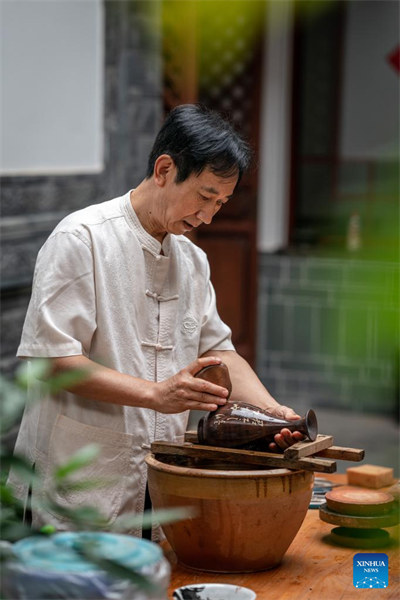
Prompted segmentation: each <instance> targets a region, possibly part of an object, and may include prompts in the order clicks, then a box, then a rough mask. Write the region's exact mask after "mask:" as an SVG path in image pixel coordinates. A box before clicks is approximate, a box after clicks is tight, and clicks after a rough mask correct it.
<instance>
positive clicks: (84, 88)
mask: <svg viewBox="0 0 400 600" xmlns="http://www.w3.org/2000/svg"><path fill="white" fill-rule="evenodd" d="M0 10H1V25H0V38H1V56H2V59H1V89H2V92H1V112H0V126H1V152H0V171H1V174H6V175H18V174H21V175H22V174H31V175H35V174H46V173H49V174H51V173H80V172H82V173H84V172H98V171H100V170H102V168H103V70H104V67H103V48H104V32H103V6H102V2H101V0H88V1H82V0H34V1H32V0H31V1H29V0H18V1H15V0H0Z"/></svg>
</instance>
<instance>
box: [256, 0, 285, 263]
mask: <svg viewBox="0 0 400 600" xmlns="http://www.w3.org/2000/svg"><path fill="white" fill-rule="evenodd" d="M292 18H293V5H292V1H291V0H281V1H280V2H270V3H269V5H268V11H267V33H266V45H265V60H264V73H263V92H262V105H261V106H262V112H261V142H260V179H259V201H258V238H257V242H258V250H259V251H260V252H274V251H275V250H278V249H279V248H282V247H284V246H286V245H287V241H288V212H289V211H288V204H289V174H290V129H291V78H292Z"/></svg>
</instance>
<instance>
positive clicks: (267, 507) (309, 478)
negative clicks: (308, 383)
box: [146, 454, 314, 573]
mask: <svg viewBox="0 0 400 600" xmlns="http://www.w3.org/2000/svg"><path fill="white" fill-rule="evenodd" d="M146 462H147V466H148V480H149V491H150V496H151V500H152V503H153V506H154V508H155V509H161V508H171V507H179V506H190V507H193V508H194V510H195V511H196V516H194V517H192V518H190V519H186V520H184V521H178V522H175V523H170V524H169V525H164V526H163V530H164V533H165V535H166V537H167V540H168V541H169V543H170V545H171V547H172V549H173V550H174V552H175V554H176V556H177V559H178V561H179V562H180V563H181V564H182V565H184V566H186V567H189V568H192V569H196V570H201V571H211V572H217V573H237V572H252V571H263V570H266V569H271V568H273V567H275V566H277V565H279V563H280V562H281V561H282V559H283V556H284V554H285V552H286V551H287V549H288V548H289V546H290V544H291V542H292V541H293V539H294V537H295V535H296V533H297V532H298V530H299V528H300V526H301V524H302V522H303V520H304V517H305V516H306V513H307V509H308V505H309V503H310V499H311V494H312V486H313V479H314V475H313V473H312V472H311V471H300V470H299V471H292V470H289V469H265V470H264V469H255V470H251V469H248V468H247V470H236V471H232V470H225V469H223V468H222V466H221V465H219V467H218V469H212V468H210V466H209V465H208V466H207V468H201V464H199V462H198V463H197V466H196V467H195V468H194V467H190V466H188V467H186V466H184V465H182V457H180V466H177V465H176V464H174V457H171V456H164V457H160V459H157V458H156V457H155V456H154V455H153V454H149V455H148V456H147V458H146ZM188 464H190V463H188Z"/></svg>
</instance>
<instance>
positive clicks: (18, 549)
mask: <svg viewBox="0 0 400 600" xmlns="http://www.w3.org/2000/svg"><path fill="white" fill-rule="evenodd" d="M82 544H90V548H91V549H93V551H95V552H96V553H97V554H98V555H99V556H101V557H103V558H106V559H110V560H113V561H116V562H118V563H120V564H121V565H123V566H124V567H127V568H129V569H132V570H135V571H136V572H138V573H140V574H142V575H145V576H146V577H147V578H148V579H149V580H150V581H151V582H152V583H154V584H155V585H156V586H157V588H158V590H155V591H154V592H144V591H143V590H141V589H140V588H138V587H136V586H135V584H133V583H132V582H130V581H129V580H126V579H116V578H115V577H113V576H111V575H110V574H108V573H107V572H105V571H103V570H102V569H100V568H99V567H96V566H95V565H93V564H92V563H91V562H89V561H88V560H86V559H85V558H83V557H82V556H81V555H80V554H79V548H80V547H81V546H82ZM13 552H14V555H15V561H14V560H13V561H8V562H7V563H6V566H5V569H4V577H3V584H2V593H3V597H5V598H13V599H15V600H25V599H27V600H28V599H29V600H47V599H50V598H51V599H52V600H56V599H64V600H67V599H68V600H69V599H78V598H79V599H82V598H85V600H95V599H96V600H103V599H104V600H111V599H112V600H120V599H121V600H123V599H125V598H128V597H129V599H130V600H150V599H151V600H159V599H160V600H162V599H164V598H166V595H167V588H168V583H169V575H170V569H169V564H168V562H167V561H166V560H165V558H164V557H163V554H162V551H161V549H160V548H159V546H157V545H156V544H154V543H152V542H149V541H147V540H142V539H139V538H135V537H131V536H128V535H117V534H112V533H104V532H79V533H72V532H71V533H70V532H65V533H57V534H55V535H53V536H51V537H41V536H35V537H30V538H25V539H23V540H20V541H19V542H16V543H15V544H14V545H13Z"/></svg>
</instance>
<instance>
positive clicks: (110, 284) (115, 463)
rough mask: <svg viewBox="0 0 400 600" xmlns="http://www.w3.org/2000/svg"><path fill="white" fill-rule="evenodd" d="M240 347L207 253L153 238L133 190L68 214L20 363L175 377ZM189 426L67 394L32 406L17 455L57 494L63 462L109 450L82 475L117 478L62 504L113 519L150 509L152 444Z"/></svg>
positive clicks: (56, 520)
mask: <svg viewBox="0 0 400 600" xmlns="http://www.w3.org/2000/svg"><path fill="white" fill-rule="evenodd" d="M233 349H234V347H233V345H232V342H231V331H230V329H229V328H228V327H227V326H226V325H225V324H224V323H223V322H222V321H221V319H220V317H219V316H218V313H217V309H216V302H215V293H214V290H213V287H212V284H211V282H210V272H209V265H208V262H207V258H206V255H205V254H204V252H203V251H202V250H200V249H199V248H198V247H197V246H195V245H194V244H193V243H192V242H191V241H190V240H188V239H187V238H186V237H184V236H175V235H170V234H167V235H166V237H165V238H164V240H163V243H162V244H160V243H159V242H158V241H157V240H156V239H155V238H153V237H152V236H150V235H149V234H148V233H147V232H146V231H145V229H144V228H143V227H142V225H141V223H140V221H139V219H138V217H137V215H136V213H135V212H134V210H133V208H132V205H131V202H130V192H128V193H127V194H126V195H124V196H122V197H119V198H115V199H113V200H110V201H108V202H104V203H101V204H97V205H93V206H90V207H88V208H85V209H83V210H80V211H78V212H75V213H73V214H72V215H70V216H68V217H66V218H65V219H64V220H63V221H61V223H60V224H59V225H58V226H57V227H56V229H55V230H54V231H53V233H52V234H51V235H50V237H49V239H48V240H47V241H46V243H45V244H44V246H43V247H42V249H41V250H40V252H39V255H38V259H37V263H36V267H35V274H34V281H33V290H32V297H31V301H30V304H29V308H28V311H27V315H26V320H25V324H24V328H23V333H22V339H21V344H20V346H19V348H18V352H17V355H18V356H20V357H31V358H33V357H60V356H73V355H80V354H83V355H84V356H87V357H88V358H90V359H91V360H93V361H96V362H98V363H100V364H102V365H105V366H107V367H110V368H112V369H115V370H117V371H119V372H121V373H126V374H129V375H133V376H135V377H140V378H143V379H147V380H150V381H163V380H165V379H167V378H168V377H171V376H172V375H174V374H175V373H177V372H178V371H179V370H180V369H182V368H183V367H185V366H187V365H188V364H189V363H190V362H192V361H193V360H195V359H196V358H197V357H199V356H200V355H202V354H203V353H204V352H206V351H208V350H233ZM187 419H188V411H186V412H185V413H180V414H173V415H170V414H162V413H158V412H156V411H154V410H151V409H146V408H136V407H131V406H120V405H118V404H113V403H112V402H110V403H108V402H100V401H95V400H90V399H85V398H82V397H79V396H76V395H74V394H71V393H69V392H66V391H65V392H60V393H58V394H57V395H53V396H49V395H47V396H46V397H45V398H43V400H42V401H41V402H39V403H38V404H37V405H36V406H33V407H27V409H26V410H25V414H24V416H23V419H22V423H21V427H20V432H19V436H18V440H17V444H16V451H17V452H22V453H23V454H24V455H25V456H27V457H28V458H29V459H30V461H31V463H35V464H36V468H37V469H38V470H39V471H41V472H42V474H43V477H44V489H46V486H47V485H50V482H51V471H52V470H53V469H54V467H55V466H56V465H58V464H60V463H61V462H62V461H65V460H66V459H67V458H68V456H69V455H70V454H72V453H73V452H75V451H76V450H78V449H79V448H81V447H82V446H84V445H86V444H88V443H89V442H97V443H98V444H100V445H101V454H100V457H99V458H98V460H97V461H96V462H95V463H94V464H93V465H92V466H89V467H85V469H83V470H82V471H81V472H80V473H81V476H82V477H85V478H89V477H91V476H93V477H96V478H98V477H104V478H106V479H107V478H108V479H109V478H110V476H111V477H114V479H115V478H116V481H115V482H114V483H113V484H112V485H111V486H109V487H107V488H101V489H99V490H96V489H95V490H90V492H87V491H86V492H83V491H79V492H74V493H70V494H65V495H63V496H61V495H60V496H59V497H58V500H59V502H60V503H61V504H63V505H65V506H69V507H70V506H71V505H73V506H78V505H82V504H86V503H90V504H95V505H96V504H97V506H98V507H99V508H100V509H101V510H102V512H103V513H104V514H105V516H106V517H107V518H108V520H109V523H110V524H111V523H112V522H113V521H114V520H115V518H116V517H117V516H118V515H120V514H122V513H126V512H131V511H132V512H141V511H142V510H143V506H144V496H145V486H146V480H147V470H146V465H145V460H144V458H145V456H146V454H147V453H148V452H149V448H150V443H151V442H152V441H154V440H156V439H157V440H170V441H182V440H183V436H184V433H185V430H186V426H187ZM11 481H12V483H13V485H14V487H15V489H16V492H17V494H18V495H19V496H20V497H22V498H24V496H26V492H27V490H26V487H25V486H23V485H22V484H21V483H18V482H17V480H15V478H14V476H12V477H11ZM35 493H36V492H35V490H33V494H35ZM40 493H43V492H40ZM44 523H53V524H55V525H56V527H57V528H58V529H68V522H66V521H65V522H64V521H63V519H61V518H60V517H56V516H55V515H51V514H49V513H47V512H46V513H44V514H41V513H40V511H35V512H34V513H33V525H35V526H39V525H42V524H44ZM132 533H136V534H137V533H139V532H138V531H137V530H132Z"/></svg>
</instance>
